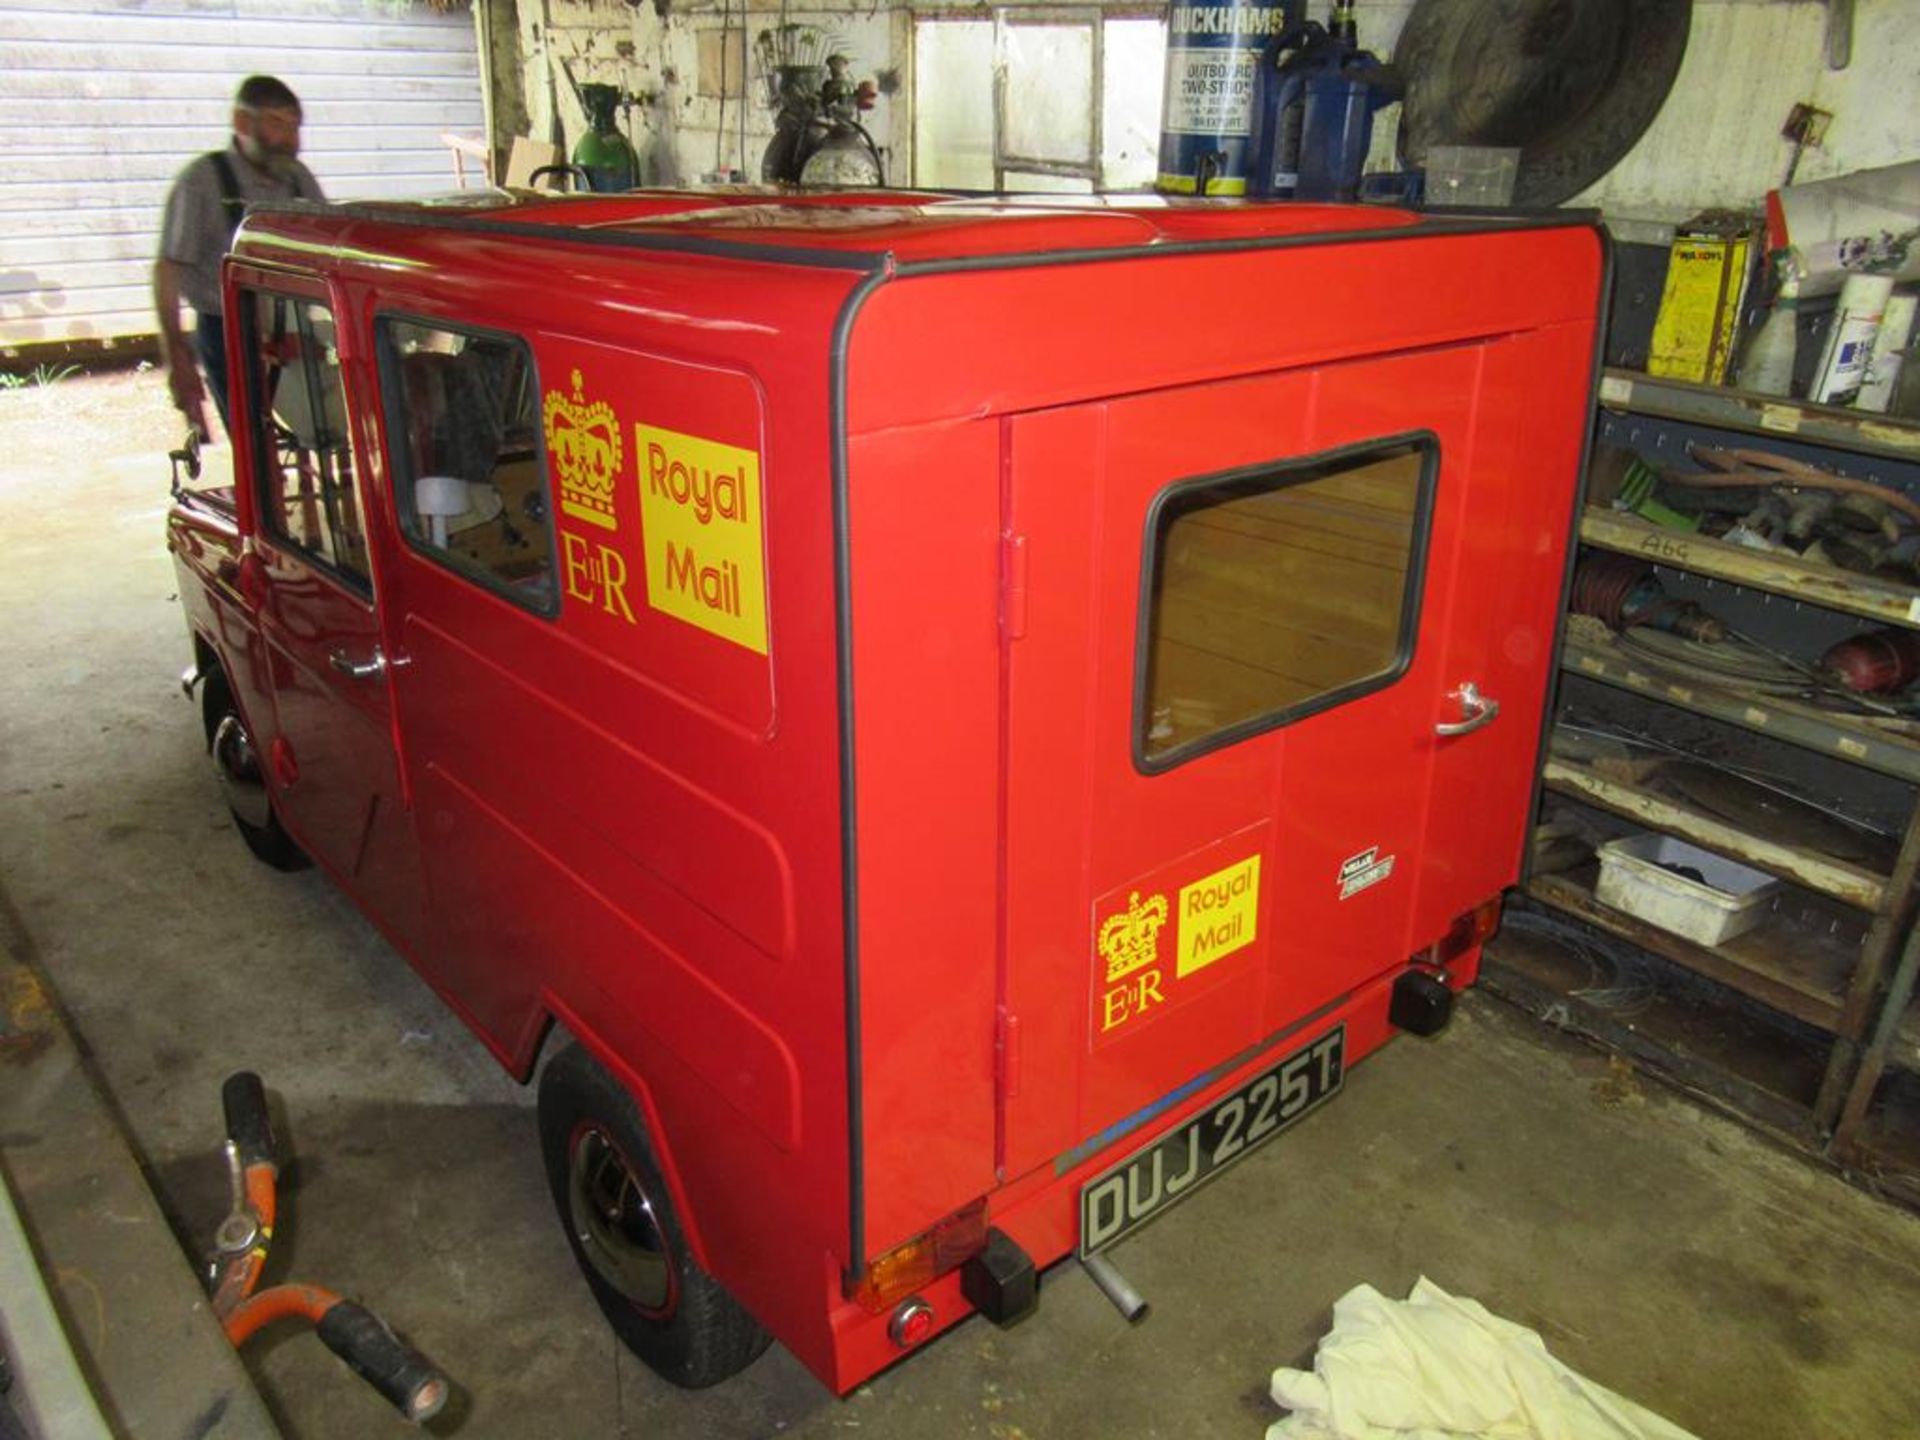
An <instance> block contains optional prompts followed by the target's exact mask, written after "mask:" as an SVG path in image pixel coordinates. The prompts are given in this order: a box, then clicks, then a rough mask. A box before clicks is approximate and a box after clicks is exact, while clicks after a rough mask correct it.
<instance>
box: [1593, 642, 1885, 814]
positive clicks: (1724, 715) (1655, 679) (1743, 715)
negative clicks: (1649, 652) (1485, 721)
mask: <svg viewBox="0 0 1920 1440" xmlns="http://www.w3.org/2000/svg"><path fill="white" fill-rule="evenodd" d="M1560 664H1561V667H1562V668H1563V669H1565V670H1568V671H1570V672H1572V673H1573V674H1576V675H1586V676H1588V677H1590V678H1592V679H1595V680H1601V681H1604V682H1606V683H1607V684H1609V685H1612V686H1615V687H1617V688H1618V689H1621V690H1631V691H1633V692H1634V693H1635V694H1636V695H1644V696H1646V697H1647V698H1648V699H1650V700H1658V701H1661V702H1662V703H1664V704H1668V705H1677V706H1679V707H1680V708H1681V709H1683V710H1691V711H1693V712H1694V713H1695V714H1697V715H1707V716H1710V717H1712V718H1713V719H1715V720H1724V721H1726V722H1728V723H1729V724H1733V725H1738V726H1741V727H1742V728H1744V729H1747V730H1752V731H1754V732H1756V733H1758V734H1761V735H1771V736H1773V737H1774V738H1775V739H1778V740H1785V741H1787V742H1788V743H1790V744H1793V745H1798V746H1800V747H1801V748H1802V749H1806V750H1814V751H1818V752H1819V753H1820V754H1822V755H1830V756H1833V757H1834V758H1835V759H1838V760H1844V761H1847V762H1848V763H1849V764H1853V765H1859V766H1863V767H1864V768H1866V769H1868V770H1876V771H1878V772H1879V773H1880V774H1882V775H1890V776H1892V777H1893V778H1894V779H1896V780H1905V781H1907V782H1908V783H1910V784H1920V739H1914V738H1912V737H1909V736H1905V735H1900V734H1897V733H1895V732H1892V731H1883V730H1880V729H1877V728H1876V727H1874V726H1873V725H1871V724H1868V723H1866V722H1864V721H1861V720H1857V719H1854V718H1853V717H1851V716H1846V715H1833V714H1830V713H1828V712H1827V711H1824V710H1822V709H1820V708H1819V707H1818V706H1815V705H1809V704H1806V703H1804V702H1803V701H1798V700H1789V699H1785V698H1782V697H1781V696H1777V695H1751V694H1746V693H1744V692H1742V691H1738V690H1722V689H1720V688H1718V687H1717V686H1714V685H1709V684H1699V683H1696V682H1694V681H1691V680H1687V679H1683V678H1681V677H1679V676H1678V675H1676V674H1675V673H1674V672H1673V671H1670V670H1666V669H1663V668H1662V667H1661V666H1659V665H1657V664H1655V663H1654V662H1652V661H1650V660H1644V659H1641V658H1640V657H1638V656H1634V655H1629V654H1628V653H1627V652H1626V651H1625V650H1623V649H1622V648H1621V647H1620V646H1619V645H1616V644H1614V643H1612V642H1611V641H1606V642H1599V643H1595V642H1593V641H1589V640H1583V639H1581V638H1580V637H1578V636H1576V635H1573V634H1571V633H1569V634H1568V636H1567V639H1566V644H1565V645H1564V647H1563V648H1562V650H1561V654H1560Z"/></svg>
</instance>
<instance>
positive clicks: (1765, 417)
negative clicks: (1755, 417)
mask: <svg viewBox="0 0 1920 1440" xmlns="http://www.w3.org/2000/svg"><path fill="white" fill-rule="evenodd" d="M1760 428H1761V429H1762V430H1783V431H1785V432H1786V433H1787V434H1789V435H1796V434H1798V433H1799V431H1800V411H1799V409H1798V408H1797V407H1795V406H1792V405H1762V406H1761V407H1760Z"/></svg>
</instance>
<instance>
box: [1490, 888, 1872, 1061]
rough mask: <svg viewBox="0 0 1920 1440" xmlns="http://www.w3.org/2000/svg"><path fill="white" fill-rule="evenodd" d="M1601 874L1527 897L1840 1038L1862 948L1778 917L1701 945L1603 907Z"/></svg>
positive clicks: (1531, 892)
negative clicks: (1596, 888) (1597, 887)
mask: <svg viewBox="0 0 1920 1440" xmlns="http://www.w3.org/2000/svg"><path fill="white" fill-rule="evenodd" d="M1597 868H1598V867H1596V866H1593V865H1588V866H1584V867H1582V868H1581V869H1579V870H1575V871H1570V872H1567V873H1564V874H1560V875H1536V876H1534V877H1533V878H1532V879H1531V880H1529V881H1528V882H1527V886H1526V893H1527V894H1528V895H1529V896H1531V897H1532V898H1533V899H1535V900H1538V901H1539V902H1540V903H1541V904H1543V905H1550V906H1552V907H1553V908H1554V909H1556V910H1560V911H1563V912H1565V913H1566V914H1568V915H1571V916H1573V917H1574V918H1575V919H1577V920H1581V921H1584V922H1585V923H1586V924H1588V925H1591V926H1593V927H1594V928H1595V929H1598V930H1604V931H1606V932H1607V933H1608V934H1610V935H1616V936H1618V937H1619V938H1620V939H1622V940H1626V941H1628V942H1630V943H1632V944H1634V945H1638V946H1639V947H1640V948H1641V949H1642V950H1651V951H1652V952H1653V953H1654V954H1656V955H1662V956H1665V957H1666V958H1667V959H1669V960H1671V961H1673V962H1674V963H1675V964H1676V965H1683V966H1685V967H1686V968H1687V969H1689V970H1691V971H1693V972H1694V973H1696V974H1699V975H1704V976H1706V977H1707V978H1708V979H1709V980H1715V981H1718V982H1719V983H1720V984H1722V985H1725V986H1727V987H1728V988H1729V989H1732V990H1738V991H1739V992H1740V993H1741V994H1742V995H1746V996H1748V997H1750V998H1752V999H1754V1000H1758V1001H1759V1002H1760V1003H1761V1004H1763V1005H1769V1006H1771V1007H1772V1008H1774V1009H1775V1010H1778V1011H1780V1012H1781V1013H1782V1014H1786V1015H1791V1016H1793V1017H1794V1018H1795V1019H1796V1020H1804V1021H1806V1022H1807V1024H1809V1025H1816V1026H1818V1027H1819V1028H1820V1029H1822V1030H1825V1031H1826V1032H1827V1033H1828V1034H1836V1033H1838V1031H1839V1028H1840V1014H1841V1009H1842V1005H1843V1001H1844V998H1845V994H1846V986H1847V980H1848V978H1849V977H1850V976H1851V975H1852V973H1853V965H1854V961H1855V960H1856V958H1857V956H1858V946H1857V945H1854V944H1850V943H1840V942H1835V941H1833V940H1832V939H1831V938H1830V937H1826V936H1816V937H1809V936H1808V935H1806V934H1805V933H1804V932H1802V931H1801V930H1800V929H1798V928H1797V927H1796V926H1794V925H1792V924H1789V923H1787V922H1786V921H1784V920H1775V919H1772V918H1769V919H1768V920H1763V921H1762V922H1761V923H1760V924H1759V925H1758V926H1757V927H1755V928H1754V929H1752V930H1749V931H1748V932H1747V933H1746V934H1744V935H1737V936H1735V937H1734V938H1733V939H1732V940H1729V941H1727V942H1725V943H1724V944H1721V945H1713V946H1708V945H1699V944H1696V943H1694V942H1693V941H1691V940H1688V939H1687V938H1685V937H1684V936H1681V935H1675V934H1672V933H1671V932H1669V931H1666V930H1662V929H1660V928H1659V926H1657V925H1650V924H1648V923H1647V922H1646V921H1644V920H1642V919H1640V918H1639V917H1638V916H1634V915H1628V914H1625V913H1624V912H1622V911H1619V910H1615V909H1614V908H1612V907H1611V906H1609V905H1603V904H1601V903H1600V901H1599V900H1598V899H1597V898H1596V897H1595V895H1594V893H1593V885H1594V877H1595V872H1596V870H1597Z"/></svg>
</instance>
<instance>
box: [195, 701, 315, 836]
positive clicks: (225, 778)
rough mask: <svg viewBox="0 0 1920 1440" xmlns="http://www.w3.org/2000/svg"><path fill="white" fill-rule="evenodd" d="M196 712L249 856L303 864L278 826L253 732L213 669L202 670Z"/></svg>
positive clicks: (278, 822) (215, 772)
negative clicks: (203, 678)
mask: <svg viewBox="0 0 1920 1440" xmlns="http://www.w3.org/2000/svg"><path fill="white" fill-rule="evenodd" d="M201 717H202V719H203V721H204V722H205V724H206V728H207V753H208V754H209V755H210V756H211V757H212V758H213V773H214V775H215V776H216V777H217V778H218V779H219V781H220V789H221V792H222V793H223V794H224V795H225V796H226V797H227V811H228V813H229V814H231V815H232V816H233V828H234V829H236V830H238V831H239V832H240V838H241V839H242V840H244V841H245V842H246V844H247V849H249V850H251V851H252V852H253V854H254V858H256V859H258V860H260V861H262V862H263V863H265V864H267V865H271V866H272V867H273V868H274V869H276V870H299V869H302V868H303V867H304V866H305V865H306V864H307V857H306V853H305V852H304V851H302V850H301V848H300V847H299V846H298V845H296V844H294V842H293V837H292V836H291V835H289V834H287V832H286V831H285V830H283V829H281V828H280V817H279V816H278V815H276V814H275V813H274V811H273V796H272V794H271V793H270V792H269V791H268V789H267V778H266V772H265V771H264V770H263V769H262V768H261V764H260V754H259V751H258V750H257V749H255V748H254V743H253V734H252V732H251V731H249V730H248V729H247V722H246V718H245V717H244V716H243V715H241V713H240V707H239V706H238V705H236V704H234V700H233V692H232V690H231V689H229V688H228V686H227V677H226V676H224V675H222V674H221V673H220V672H219V671H218V670H215V671H213V672H212V673H211V674H210V675H208V676H207V682H206V688H205V690H204V691H203V692H202V699H201Z"/></svg>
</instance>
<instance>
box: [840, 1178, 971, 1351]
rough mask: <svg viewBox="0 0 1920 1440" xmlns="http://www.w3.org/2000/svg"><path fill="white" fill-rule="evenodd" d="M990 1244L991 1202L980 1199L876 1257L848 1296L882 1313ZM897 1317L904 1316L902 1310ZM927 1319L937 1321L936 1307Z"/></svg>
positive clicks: (875, 1312) (864, 1307)
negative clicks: (988, 1219) (988, 1204)
mask: <svg viewBox="0 0 1920 1440" xmlns="http://www.w3.org/2000/svg"><path fill="white" fill-rule="evenodd" d="M986 1247H987V1202H986V1201H985V1200H976V1201H974V1202H973V1204H971V1205H969V1206H967V1208H966V1209H964V1210H956V1211H955V1212H954V1213H953V1214H951V1215H949V1216H948V1217H947V1218H946V1219H944V1220H942V1221H941V1222H940V1223H939V1224H938V1225H936V1226H934V1227H933V1229H931V1230H929V1231H927V1232H926V1233H925V1234H924V1235H916V1236H914V1237H913V1239H911V1240H909V1241H907V1242H906V1243H905V1244H903V1245H896V1246H894V1247H893V1249H891V1250H889V1251H887V1253H886V1254H884V1255H882V1256H880V1257H879V1258H878V1259H876V1260H874V1261H873V1262H872V1263H871V1264H869V1265H868V1266H867V1273H866V1274H865V1275H863V1276H862V1277H861V1278H860V1279H859V1281H858V1282H857V1283H856V1284H855V1285H854V1286H853V1287H852V1289H851V1290H850V1291H849V1293H848V1297H847V1298H848V1299H850V1300H853V1301H855V1302H856V1303H858V1304H859V1305H860V1307H861V1308H862V1309H864V1310H868V1311H871V1312H872V1313H873V1314H875V1315H878V1314H880V1313H881V1312H883V1311H884V1310H886V1309H887V1307H888V1306H890V1305H892V1304H893V1303H894V1302H895V1301H897V1300H901V1299H904V1298H905V1297H906V1296H908V1295H911V1294H912V1293H913V1292H914V1291H916V1290H919V1289H922V1288H924V1287H925V1286H927V1285H929V1284H931V1283H932V1282H933V1281H934V1280H935V1279H937V1278H939V1277H940V1276H942V1275H944V1274H946V1273H947V1272H948V1271H949V1270H957V1269H959V1268H960V1266H962V1265H964V1264H965V1263H966V1262H967V1261H968V1260H970V1259H972V1258H973V1257H974V1256H975V1255H978V1254H979V1253H980V1252H981V1251H982V1250H984V1249H986ZM894 1318H895V1320H896V1321H898V1319H899V1316H897V1315H896V1316H895V1317H894ZM927 1323H928V1324H929V1325H931V1324H932V1323H933V1319H932V1312H931V1311H929V1312H928V1318H927Z"/></svg>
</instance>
